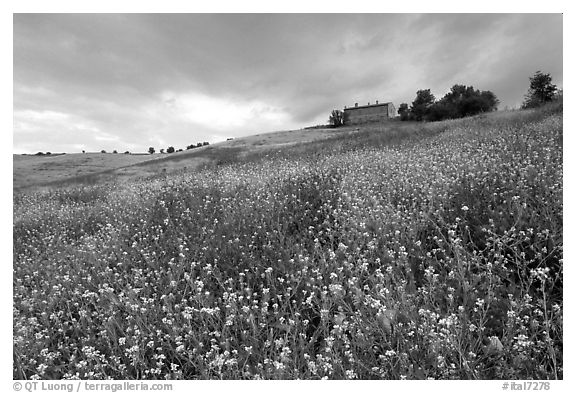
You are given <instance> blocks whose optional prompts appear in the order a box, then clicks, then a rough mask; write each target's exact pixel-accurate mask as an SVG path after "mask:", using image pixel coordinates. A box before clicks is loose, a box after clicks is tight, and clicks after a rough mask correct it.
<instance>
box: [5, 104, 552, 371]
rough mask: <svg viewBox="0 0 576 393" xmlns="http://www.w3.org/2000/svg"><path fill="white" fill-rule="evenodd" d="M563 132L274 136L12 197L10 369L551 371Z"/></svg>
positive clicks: (491, 125)
mask: <svg viewBox="0 0 576 393" xmlns="http://www.w3.org/2000/svg"><path fill="white" fill-rule="evenodd" d="M318 132H319V133H320V134H319V135H325V133H327V131H324V132H323V131H318ZM562 132H563V127H562V110H561V107H560V108H558V107H556V108H548V109H547V110H538V111H517V112H509V113H496V114H492V115H483V116H479V117H475V118H469V119H462V120H454V121H446V122H439V123H429V124H414V123H400V122H397V123H390V124H388V125H381V126H373V127H370V128H366V127H364V128H361V129H360V130H355V129H345V130H342V131H339V132H337V133H335V134H334V135H331V137H330V138H325V137H318V138H316V137H314V138H312V139H313V140H310V141H308V142H302V141H301V139H300V137H296V136H294V138H289V136H287V135H289V134H285V133H284V134H281V135H279V136H278V135H277V136H276V137H277V138H278V139H277V140H280V139H281V138H286V139H287V140H282V142H278V143H270V144H268V145H267V147H266V148H264V147H262V146H265V145H266V144H265V143H263V144H262V145H258V144H257V143H258V142H256V141H252V142H250V141H248V142H245V143H246V144H245V145H242V141H240V140H234V141H230V142H228V144H227V145H226V144H222V147H218V146H211V149H208V148H206V149H204V150H203V151H200V149H199V151H198V152H194V153H189V154H190V157H192V155H195V157H196V158H195V159H199V158H203V159H202V160H201V161H195V162H196V163H197V165H194V166H193V168H192V166H191V165H190V164H188V165H187V164H186V163H187V162H192V161H188V160H189V159H190V157H188V158H182V157H184V155H180V156H178V155H173V156H172V157H170V160H169V161H166V162H164V163H161V161H162V160H158V161H156V162H154V163H148V162H146V163H141V164H139V165H138V167H139V168H144V169H140V170H141V171H142V172H139V175H136V174H132V175H129V176H125V177H122V176H121V175H119V174H117V173H113V174H110V175H109V176H108V177H106V178H100V179H99V180H98V181H96V182H95V183H96V184H94V185H91V186H85V185H83V183H82V181H79V180H74V181H70V182H68V183H63V184H61V186H60V187H51V188H48V189H42V190H38V191H34V190H33V189H29V190H23V191H21V192H16V193H15V196H14V227H13V234H14V243H13V244H14V246H13V251H14V261H13V269H14V288H13V291H14V299H13V301H14V315H13V328H14V363H13V364H14V369H13V375H14V378H18V379H34V378H36V379H37V378H42V379H51V378H56V379H61V378H64V379H69V378H91V379H106V378H114V379H203V378H214V379H220V378H222V379H296V378H300V379H322V378H328V379H508V380H510V379H511V380H520V379H556V378H563V344H562V342H563V290H562V288H563V260H562V258H563V238H562V229H563V219H562V212H563V202H562V191H563V186H562V184H563V183H562V182H563V180H562ZM298 133H300V134H301V135H304V134H305V132H304V131H298ZM300 134H298V135H300ZM267 137H268V136H266V135H262V136H259V137H258V138H259V139H257V141H262V140H263V139H264V138H267ZM270 138H274V136H270ZM299 140H300V143H298V141H299ZM232 142H233V143H232ZM264 142H265V139H264ZM247 146H248V147H247ZM258 146H260V147H258ZM226 149H228V150H226ZM179 157H180V158H179ZM156 165H160V166H158V167H156ZM162 165H166V166H164V167H163V166H162ZM184 166H186V169H184ZM166 167H168V168H172V169H171V170H167V171H166V172H165V173H163V172H160V174H159V172H158V169H159V168H166ZM143 173H144V174H146V175H147V176H148V177H146V178H144V177H142V174H143ZM115 176H116V177H115ZM139 176H140V177H139ZM115 179H116V180H118V179H120V181H116V180H115Z"/></svg>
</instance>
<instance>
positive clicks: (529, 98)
mask: <svg viewBox="0 0 576 393" xmlns="http://www.w3.org/2000/svg"><path fill="white" fill-rule="evenodd" d="M557 90H558V89H557V87H556V85H554V84H552V77H551V76H550V74H543V73H542V72H541V71H537V72H536V73H535V74H534V76H533V77H531V78H530V88H529V89H528V93H527V94H526V96H525V97H524V102H523V103H522V108H523V109H527V108H535V107H538V106H540V105H542V104H545V103H546V102H550V101H553V100H554V97H555V95H556V92H557Z"/></svg>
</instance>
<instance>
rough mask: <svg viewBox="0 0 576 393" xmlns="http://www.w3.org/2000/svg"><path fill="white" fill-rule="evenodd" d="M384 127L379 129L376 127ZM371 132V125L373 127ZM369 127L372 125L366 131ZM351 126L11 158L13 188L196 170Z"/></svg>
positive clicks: (330, 135)
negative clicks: (171, 149)
mask: <svg viewBox="0 0 576 393" xmlns="http://www.w3.org/2000/svg"><path fill="white" fill-rule="evenodd" d="M382 127H386V126H380V128H382ZM371 128H374V127H371ZM369 129H370V127H369ZM355 131H356V128H355V127H343V128H339V129H336V130H335V129H330V128H326V129H314V130H290V131H278V132H272V133H267V134H257V135H252V136H248V137H241V138H237V139H234V140H230V141H226V142H220V143H216V144H213V145H211V146H206V147H202V148H196V149H191V150H185V151H182V152H175V153H172V154H159V153H157V154H113V153H107V154H102V153H87V154H78V153H76V154H74V153H72V154H62V155H56V154H53V155H49V156H45V155H44V156H36V155H16V154H15V155H13V168H14V169H13V187H14V189H16V190H24V189H28V190H30V189H38V188H60V187H62V186H68V185H73V184H79V185H93V184H97V183H102V182H106V181H115V180H118V178H122V179H123V180H124V181H126V180H130V179H140V178H144V177H149V176H155V175H166V174H170V173H173V172H178V171H183V170H184V171H186V170H194V169H197V168H198V167H199V166H205V165H207V164H210V163H212V164H221V163H222V161H223V160H224V161H225V160H230V159H231V158H232V159H234V157H236V156H238V155H239V154H240V155H242V156H245V155H247V154H252V153H257V152H260V153H261V152H269V151H270V150H271V149H285V148H293V147H294V146H295V145H301V144H306V143H310V142H315V141H321V140H325V139H329V138H333V137H336V136H339V135H348V134H350V133H354V132H355Z"/></svg>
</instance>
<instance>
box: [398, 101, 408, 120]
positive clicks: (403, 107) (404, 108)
mask: <svg viewBox="0 0 576 393" xmlns="http://www.w3.org/2000/svg"><path fill="white" fill-rule="evenodd" d="M398 114H399V115H400V120H402V121H405V120H409V119H410V108H408V104H406V103H402V104H400V106H399V107H398Z"/></svg>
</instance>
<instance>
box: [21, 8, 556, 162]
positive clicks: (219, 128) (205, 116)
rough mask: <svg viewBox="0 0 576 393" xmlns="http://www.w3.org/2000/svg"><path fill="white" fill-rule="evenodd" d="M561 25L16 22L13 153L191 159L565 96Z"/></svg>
mask: <svg viewBox="0 0 576 393" xmlns="http://www.w3.org/2000/svg"><path fill="white" fill-rule="evenodd" d="M562 24H563V17H562V15H561V14H14V17H13V89H14V90H13V122H14V123H13V124H14V128H13V129H14V131H13V153H17V154H19V153H35V152H38V151H50V152H67V153H75V152H81V151H82V150H85V151H100V150H102V149H104V150H107V151H112V150H118V151H119V152H124V151H126V150H128V151H132V152H145V151H147V150H148V147H150V146H152V147H155V149H156V150H157V151H159V149H161V148H164V149H166V148H167V147H169V146H174V147H175V148H176V149H179V148H184V149H185V148H186V146H187V145H189V144H192V143H193V144H196V143H197V142H204V141H207V142H210V143H214V142H218V141H223V140H226V139H227V138H231V137H241V136H245V135H253V134H259V133H265V132H272V131H277V130H287V129H297V128H302V127H305V126H310V125H316V124H325V123H326V122H327V120H328V116H329V114H330V112H331V110H332V109H343V108H344V106H352V105H354V103H356V102H357V103H359V104H360V105H364V104H367V103H368V102H370V103H375V101H376V100H379V102H392V103H394V105H395V106H396V108H398V106H399V105H400V104H401V103H403V102H406V103H408V104H410V103H411V102H412V101H413V100H414V98H415V96H416V91H417V90H420V89H431V91H432V93H433V94H434V95H435V96H436V98H441V97H442V96H443V95H444V94H446V93H447V92H448V91H449V90H450V88H451V87H452V86H453V85H454V84H464V85H472V86H474V87H475V88H477V89H480V90H490V91H492V92H494V93H495V94H496V96H497V97H498V99H499V100H500V106H499V108H500V109H505V108H507V107H508V108H512V107H518V106H519V105H520V104H521V103H522V100H523V97H524V95H525V94H526V92H527V90H528V86H529V77H530V76H532V75H533V74H534V73H535V72H536V71H538V70H541V71H543V72H545V73H550V75H551V76H552V78H553V83H555V84H556V85H558V87H562V86H563V68H562V62H563V53H562V45H563V42H562V41H563V36H562V27H563V26H562Z"/></svg>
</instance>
